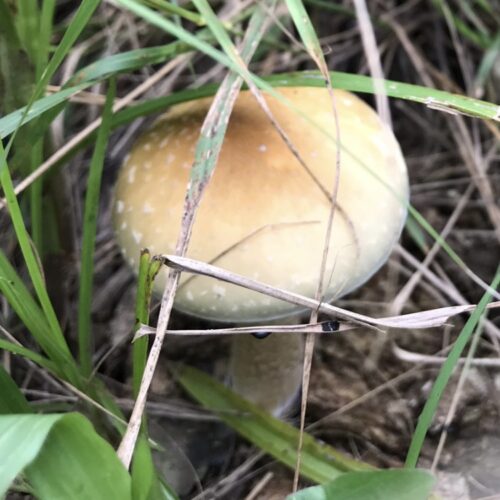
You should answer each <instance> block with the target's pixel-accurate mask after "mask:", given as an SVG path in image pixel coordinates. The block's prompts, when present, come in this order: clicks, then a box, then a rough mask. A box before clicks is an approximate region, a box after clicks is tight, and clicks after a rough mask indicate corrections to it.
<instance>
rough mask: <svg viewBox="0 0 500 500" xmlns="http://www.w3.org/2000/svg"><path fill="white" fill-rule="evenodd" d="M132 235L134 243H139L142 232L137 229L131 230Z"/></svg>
mask: <svg viewBox="0 0 500 500" xmlns="http://www.w3.org/2000/svg"><path fill="white" fill-rule="evenodd" d="M132 236H133V238H134V240H135V242H136V243H140V242H141V240H142V233H140V232H139V231H134V230H132Z"/></svg>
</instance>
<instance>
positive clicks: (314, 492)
mask: <svg viewBox="0 0 500 500" xmlns="http://www.w3.org/2000/svg"><path fill="white" fill-rule="evenodd" d="M435 482H436V480H435V478H434V477H432V475H431V474H430V473H429V472H427V471H423V470H404V469H392V470H377V471H359V472H347V473H345V474H343V475H342V476H340V477H339V478H337V479H335V480H334V481H332V482H331V483H328V484H323V485H321V486H313V487H311V488H306V489H305V490H302V491H299V492H298V493H294V494H293V495H289V496H287V498H286V500H328V499H335V498H337V499H339V500H374V499H381V500H382V499H383V500H401V499H403V498H404V500H428V499H429V498H430V497H429V495H430V494H431V491H432V488H433V486H434V483H435Z"/></svg>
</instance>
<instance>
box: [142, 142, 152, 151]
mask: <svg viewBox="0 0 500 500" xmlns="http://www.w3.org/2000/svg"><path fill="white" fill-rule="evenodd" d="M142 149H144V151H151V143H150V142H146V143H144V145H143V146H142Z"/></svg>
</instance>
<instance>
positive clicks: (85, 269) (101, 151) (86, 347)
mask: <svg viewBox="0 0 500 500" xmlns="http://www.w3.org/2000/svg"><path fill="white" fill-rule="evenodd" d="M115 95H116V85H115V81H114V79H111V80H110V84H109V89H108V93H107V96H106V104H105V106H104V110H103V113H102V124H101V126H100V127H99V132H98V134H97V141H96V144H95V148H94V154H93V156H92V160H91V162H90V170H89V177H88V181H87V193H86V195H85V210H84V216H83V239H82V262H81V268H80V291H79V300H78V353H79V359H80V364H81V368H82V373H83V375H84V376H85V377H88V376H89V375H90V373H91V371H92V346H91V318H90V314H91V304H92V282H93V277H94V253H95V238H96V231H97V212H98V209H99V194H100V191H101V178H102V171H103V167H104V155H105V152H106V147H107V144H108V137H109V132H110V124H111V116H112V114H113V102H114V99H115Z"/></svg>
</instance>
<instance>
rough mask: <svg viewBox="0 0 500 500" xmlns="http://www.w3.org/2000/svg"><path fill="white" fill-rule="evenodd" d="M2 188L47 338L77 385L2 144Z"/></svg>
mask: <svg viewBox="0 0 500 500" xmlns="http://www.w3.org/2000/svg"><path fill="white" fill-rule="evenodd" d="M0 184H1V186H2V189H3V192H4V193H5V198H6V200H7V206H8V208H9V213H10V216H11V220H12V224H13V226H14V230H15V233H16V237H17V241H18V242H19V246H20V248H21V252H22V254H23V257H24V260H25V262H26V266H27V268H28V272H29V275H30V278H31V281H32V282H33V286H34V288H35V292H36V294H37V297H38V300H39V301H40V305H41V307H42V310H43V313H44V315H45V318H46V321H47V323H48V326H49V329H48V330H47V334H48V335H49V338H48V339H47V342H51V343H53V345H54V347H55V348H56V349H57V352H58V353H61V355H59V354H58V355H57V361H59V362H61V363H63V364H64V365H65V367H66V368H67V369H68V370H69V371H68V376H69V377H70V380H71V381H72V382H74V383H76V382H77V377H76V373H75V371H74V370H73V369H71V368H70V367H71V366H73V367H74V360H73V357H72V355H71V352H70V350H69V348H68V345H67V343H66V340H65V338H64V335H63V333H62V330H61V327H60V325H59V322H58V320H57V317H56V313H55V311H54V308H53V307H52V304H51V302H50V298H49V295H48V293H47V289H46V288H45V283H44V280H43V276H42V272H41V270H40V267H39V265H38V260H37V258H36V256H35V253H34V251H33V248H32V246H31V242H30V239H29V235H28V233H27V231H26V227H25V225H24V221H23V217H22V213H21V209H20V207H19V203H18V201H17V198H16V195H15V194H14V186H13V185H12V179H11V177H10V172H9V169H8V167H7V162H6V158H5V150H4V149H3V145H2V143H1V142H0ZM54 361H56V359H54ZM75 369H76V368H75Z"/></svg>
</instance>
